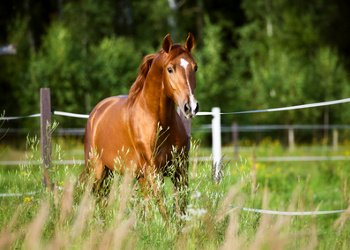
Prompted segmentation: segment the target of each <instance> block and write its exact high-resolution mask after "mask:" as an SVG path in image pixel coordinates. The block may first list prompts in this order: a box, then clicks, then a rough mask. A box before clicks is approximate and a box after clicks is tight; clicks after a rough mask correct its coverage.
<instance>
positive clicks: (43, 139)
mask: <svg viewBox="0 0 350 250" xmlns="http://www.w3.org/2000/svg"><path fill="white" fill-rule="evenodd" d="M40 115H41V116H40V144H41V159H42V161H43V165H42V168H43V182H44V185H45V187H47V188H49V189H51V182H50V177H49V171H48V169H49V167H50V166H51V150H52V149H51V132H50V129H51V96H50V89H49V88H41V89H40Z"/></svg>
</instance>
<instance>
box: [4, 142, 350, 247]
mask: <svg viewBox="0 0 350 250" xmlns="http://www.w3.org/2000/svg"><path fill="white" fill-rule="evenodd" d="M27 144H28V145H27V147H26V150H25V151H23V150H15V149H13V148H10V147H8V146H5V145H1V146H0V149H1V151H0V152H1V153H0V159H1V160H2V159H5V158H6V159H8V157H10V158H12V159H27V160H38V159H39V158H40V157H39V143H38V140H37V139H35V138H31V139H28V140H27ZM349 148H350V147H349V145H348V144H346V143H344V144H342V145H340V146H339V148H338V150H337V151H336V152H334V151H332V150H331V148H329V147H326V146H319V145H305V146H298V147H297V148H295V150H293V151H289V150H288V149H286V148H284V147H283V146H282V145H281V144H279V143H278V142H276V141H271V140H264V141H262V142H261V143H260V144H257V145H256V146H254V147H251V146H246V147H242V148H241V150H240V155H239V158H238V159H237V160H229V161H225V162H224V163H223V178H222V180H221V182H220V183H218V184H217V183H215V182H213V181H212V165H211V163H210V162H201V161H196V160H191V164H190V171H189V175H190V187H189V205H188V210H187V214H186V216H183V217H181V218H179V217H178V216H177V215H176V213H174V212H173V200H174V197H173V195H172V185H171V182H170V181H169V180H167V179H166V180H165V183H164V184H162V187H161V188H162V190H163V194H164V197H163V199H164V202H165V204H166V206H167V209H168V212H169V215H170V216H169V221H168V222H165V221H164V220H163V218H162V216H161V215H160V213H159V211H158V208H157V204H156V202H155V201H154V199H152V197H149V198H148V199H145V198H144V196H143V195H142V194H141V192H140V190H139V187H138V185H137V183H136V182H135V181H134V180H133V179H132V178H131V177H130V176H128V175H125V176H122V177H121V176H118V175H115V176H114V177H113V178H111V179H110V183H111V192H110V194H109V196H107V197H105V198H103V199H102V200H101V198H99V197H95V196H94V195H92V194H91V193H90V192H89V191H88V190H89V188H88V187H87V186H84V185H81V184H79V183H78V182H77V178H78V176H79V173H80V172H81V169H82V167H83V166H81V165H79V164H76V165H69V166H68V165H67V166H65V165H53V166H52V168H51V169H50V170H49V171H50V177H51V179H52V181H53V182H54V183H56V184H57V185H58V186H59V187H60V188H57V189H55V190H54V191H53V192H49V191H47V190H45V189H44V188H43V186H42V175H41V169H40V167H39V166H38V165H33V164H27V165H21V166H1V168H0V193H18V192H20V193H26V192H35V193H30V194H27V195H24V196H21V197H0V249H14V248H16V249H17V248H23V249H119V248H123V249H130V248H132V249H135V248H136V249H218V248H220V249H349V247H350V224H349V215H350V211H349V210H348V211H347V212H345V213H342V214H332V215H318V216H281V215H266V214H258V213H252V212H247V211H243V210H241V209H240V208H241V207H246V208H263V209H270V210H279V211H315V210H320V211H322V210H338V209H347V208H348V206H349V204H350V203H349V201H350V193H349V190H348V189H349V187H348V186H349V183H350V175H349V164H348V161H315V162H259V161H255V160H254V157H253V156H254V155H255V156H256V157H257V158H258V157H259V156H290V155H294V156H298V155H299V156H300V155H320V156H324V155H327V156H330V155H343V156H349V155H350V151H349ZM223 153H224V155H226V156H229V155H231V154H232V148H230V147H226V148H224V149H223ZM208 154H210V149H206V148H201V147H200V146H199V145H198V143H194V146H193V147H192V152H191V156H192V159H194V158H195V157H196V156H207V155H208ZM82 157H83V152H82V144H81V143H80V142H79V141H76V140H69V141H66V140H63V139H59V140H57V141H55V142H54V148H53V158H54V159H56V160H57V161H62V160H64V159H77V160H78V159H82Z"/></svg>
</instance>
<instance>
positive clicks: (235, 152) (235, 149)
mask: <svg viewBox="0 0 350 250" xmlns="http://www.w3.org/2000/svg"><path fill="white" fill-rule="evenodd" d="M232 143H233V158H234V160H238V155H239V153H238V150H239V149H238V125H237V122H234V123H233V124H232Z"/></svg>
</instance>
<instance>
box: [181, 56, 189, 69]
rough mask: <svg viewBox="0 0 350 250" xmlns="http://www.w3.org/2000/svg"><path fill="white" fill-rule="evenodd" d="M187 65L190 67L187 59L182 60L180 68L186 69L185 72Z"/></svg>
mask: <svg viewBox="0 0 350 250" xmlns="http://www.w3.org/2000/svg"><path fill="white" fill-rule="evenodd" d="M187 65H188V62H187V61H186V60H185V59H183V58H181V59H180V66H181V67H183V68H184V69H185V71H186V68H187Z"/></svg>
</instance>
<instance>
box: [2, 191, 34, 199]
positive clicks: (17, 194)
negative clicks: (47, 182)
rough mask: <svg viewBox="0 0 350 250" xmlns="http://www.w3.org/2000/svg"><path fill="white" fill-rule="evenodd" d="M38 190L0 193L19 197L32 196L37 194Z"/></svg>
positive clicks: (3, 195) (4, 195)
mask: <svg viewBox="0 0 350 250" xmlns="http://www.w3.org/2000/svg"><path fill="white" fill-rule="evenodd" d="M37 193H38V192H26V193H4V194H0V198H1V197H21V196H32V195H35V194H37Z"/></svg>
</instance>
